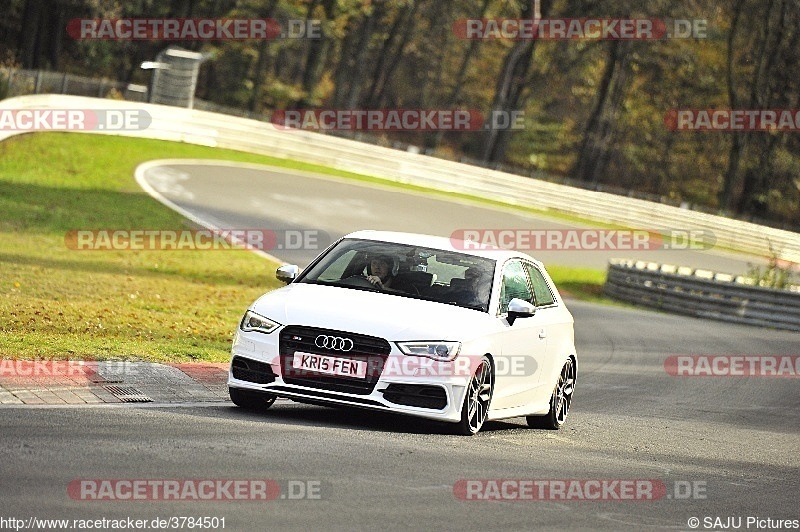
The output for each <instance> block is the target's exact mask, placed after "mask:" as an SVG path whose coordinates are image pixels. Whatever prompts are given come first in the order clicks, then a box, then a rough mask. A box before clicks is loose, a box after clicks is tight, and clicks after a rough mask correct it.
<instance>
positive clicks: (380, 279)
mask: <svg viewBox="0 0 800 532" xmlns="http://www.w3.org/2000/svg"><path fill="white" fill-rule="evenodd" d="M395 275H397V262H396V261H395V260H394V259H393V258H392V257H390V256H389V255H378V256H376V257H373V258H372V260H371V261H370V263H369V266H368V267H367V281H369V282H370V283H372V286H374V287H375V288H380V289H381V290H389V289H390V288H391V286H392V282H393V281H394V277H395Z"/></svg>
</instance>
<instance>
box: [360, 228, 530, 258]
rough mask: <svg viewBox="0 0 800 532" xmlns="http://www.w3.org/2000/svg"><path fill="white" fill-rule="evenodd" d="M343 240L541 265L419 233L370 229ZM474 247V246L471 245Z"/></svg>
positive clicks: (512, 253) (516, 255) (522, 255)
mask: <svg viewBox="0 0 800 532" xmlns="http://www.w3.org/2000/svg"><path fill="white" fill-rule="evenodd" d="M344 238H358V239H363V240H377V241H380V242H392V243H395V244H408V245H413V246H422V247H427V248H433V249H442V250H445V251H454V252H457V253H464V254H466V255H474V256H476V257H485V258H487V259H492V260H496V261H498V262H504V261H506V260H508V259H512V258H522V259H526V260H529V261H532V262H535V263H536V264H538V265H540V266H541V265H542V263H541V262H540V261H538V260H536V259H535V258H533V257H531V256H530V255H527V254H525V253H520V252H518V251H513V250H507V249H471V248H470V249H465V246H464V245H461V246H459V242H463V240H459V239H452V238H447V237H443V236H433V235H424V234H419V233H403V232H399V231H376V230H372V229H365V230H361V231H355V232H353V233H350V234H348V235H345V236H344ZM472 245H475V244H472Z"/></svg>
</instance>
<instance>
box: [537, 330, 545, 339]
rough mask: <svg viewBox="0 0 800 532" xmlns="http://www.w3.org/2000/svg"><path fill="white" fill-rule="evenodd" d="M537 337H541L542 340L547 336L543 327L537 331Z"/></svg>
mask: <svg viewBox="0 0 800 532" xmlns="http://www.w3.org/2000/svg"><path fill="white" fill-rule="evenodd" d="M539 338H541V339H542V340H544V339H545V338H547V331H545V330H544V329H542V330H541V331H539Z"/></svg>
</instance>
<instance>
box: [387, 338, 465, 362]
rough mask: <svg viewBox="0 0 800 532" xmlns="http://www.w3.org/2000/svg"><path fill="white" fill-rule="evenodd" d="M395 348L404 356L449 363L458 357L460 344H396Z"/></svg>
mask: <svg viewBox="0 0 800 532" xmlns="http://www.w3.org/2000/svg"><path fill="white" fill-rule="evenodd" d="M397 347H399V348H400V351H402V352H403V354H405V355H411V356H417V357H428V358H432V359H434V360H441V361H445V362H449V361H451V360H453V359H455V358H456V356H458V352H459V351H460V350H461V342H397Z"/></svg>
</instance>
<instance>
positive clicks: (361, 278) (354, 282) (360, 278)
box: [341, 274, 380, 292]
mask: <svg viewBox="0 0 800 532" xmlns="http://www.w3.org/2000/svg"><path fill="white" fill-rule="evenodd" d="M341 283H342V284H346V285H349V286H355V287H358V288H370V289H372V290H375V291H376V292H378V291H380V288H378V287H377V286H375V285H374V284H372V283H371V282H369V281H368V280H367V276H366V275H361V274H356V275H351V276H350V277H345V278H344V279H342V280H341Z"/></svg>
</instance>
